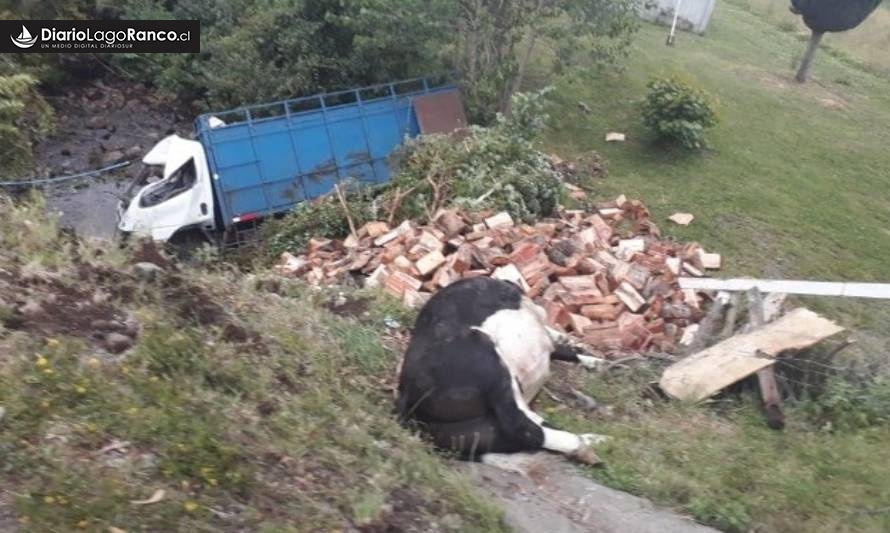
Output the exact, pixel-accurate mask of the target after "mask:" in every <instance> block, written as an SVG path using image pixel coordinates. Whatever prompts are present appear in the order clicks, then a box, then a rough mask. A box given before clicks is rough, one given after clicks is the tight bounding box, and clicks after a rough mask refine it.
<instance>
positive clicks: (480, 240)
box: [276, 196, 720, 352]
mask: <svg viewBox="0 0 890 533" xmlns="http://www.w3.org/2000/svg"><path fill="white" fill-rule="evenodd" d="M489 215H491V213H480V214H476V215H467V214H462V213H458V212H456V211H452V210H443V211H440V212H439V213H437V214H436V216H435V217H434V220H433V221H432V223H430V224H429V225H425V226H417V225H415V224H414V223H413V222H411V221H405V222H404V223H402V224H401V225H399V226H398V227H396V228H394V229H392V228H390V227H389V226H387V224H385V223H383V222H369V223H368V224H365V225H364V226H363V227H362V228H361V229H359V230H358V231H357V234H355V235H351V236H349V237H347V238H346V239H345V240H343V241H334V240H329V239H312V240H311V241H310V243H309V246H308V250H307V253H306V254H305V255H300V256H294V255H292V254H289V253H285V254H283V255H282V257H281V261H280V262H279V263H278V264H277V265H276V269H277V271H278V272H279V273H281V274H282V275H286V276H292V277H301V278H303V279H305V280H307V281H308V282H309V283H311V284H330V283H336V282H339V281H342V279H343V277H344V276H347V275H362V276H367V280H366V283H367V285H368V286H380V287H383V288H384V289H385V290H386V291H388V292H390V293H392V294H393V295H394V296H396V297H398V298H401V299H403V301H404V302H405V303H406V304H408V305H411V306H419V305H422V304H423V303H424V302H425V301H426V300H427V299H428V298H429V297H430V296H431V295H432V293H435V292H436V291H437V290H439V289H440V288H442V287H445V286H447V285H448V284H449V283H452V282H454V281H456V280H458V279H461V278H470V277H475V276H491V277H494V278H500V279H505V280H509V281H511V282H514V283H516V284H517V285H519V286H520V287H522V289H523V290H524V291H525V292H526V294H527V295H528V296H529V297H531V298H533V299H534V300H535V301H536V302H538V303H539V304H540V305H542V306H543V307H544V308H545V309H546V311H547V315H548V320H549V322H550V323H551V325H552V326H553V327H555V328H557V329H560V330H563V331H565V332H567V333H570V334H572V335H574V336H576V337H578V338H579V339H580V340H582V341H584V342H585V343H587V344H588V345H590V346H591V347H594V348H599V349H601V350H604V351H619V352H620V351H625V350H634V351H646V350H659V351H671V350H672V349H673V348H674V347H675V346H676V344H677V343H678V342H679V341H680V340H681V338H682V337H683V333H684V331H685V330H686V328H687V327H688V326H690V325H692V324H694V323H697V322H698V321H699V320H700V319H701V318H702V316H703V313H702V311H701V305H702V303H703V302H702V300H701V298H702V295H700V294H696V293H695V292H694V291H689V290H686V291H684V290H682V289H680V288H679V286H678V284H677V278H678V277H679V276H681V275H683V276H702V275H704V272H705V270H706V269H718V268H720V256H719V255H717V254H710V253H706V252H705V251H704V250H703V249H702V248H701V246H699V245H698V244H695V243H688V244H680V243H676V242H673V241H671V240H667V239H664V240H663V239H661V236H660V233H659V230H658V227H657V226H656V225H655V224H654V223H653V222H652V220H651V218H650V215H649V211H648V209H646V206H645V205H643V204H642V203H641V202H639V201H636V200H633V201H628V200H626V199H625V198H624V197H623V196H621V197H619V198H617V199H616V200H615V201H613V202H608V203H604V204H598V205H597V213H595V214H591V213H588V212H584V211H564V212H563V213H562V215H561V218H559V219H547V220H544V221H541V222H538V223H537V224H535V225H527V224H516V223H514V221H513V220H512V219H511V218H510V216H509V215H508V214H507V213H497V214H494V215H491V216H489Z"/></svg>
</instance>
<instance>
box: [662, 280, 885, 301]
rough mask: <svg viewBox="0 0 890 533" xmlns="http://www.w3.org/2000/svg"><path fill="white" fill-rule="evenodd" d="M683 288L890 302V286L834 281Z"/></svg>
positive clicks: (708, 283) (686, 284)
mask: <svg viewBox="0 0 890 533" xmlns="http://www.w3.org/2000/svg"><path fill="white" fill-rule="evenodd" d="M680 287H681V288H683V289H695V290H700V291H731V292H732V291H749V290H751V289H753V288H755V287H756V288H758V289H760V292H764V293H771V292H783V293H785V294H810V295H813V296H848V297H851V298H884V299H890V283H849V282H832V281H795V280H774V279H747V278H737V279H715V278H704V279H698V278H680Z"/></svg>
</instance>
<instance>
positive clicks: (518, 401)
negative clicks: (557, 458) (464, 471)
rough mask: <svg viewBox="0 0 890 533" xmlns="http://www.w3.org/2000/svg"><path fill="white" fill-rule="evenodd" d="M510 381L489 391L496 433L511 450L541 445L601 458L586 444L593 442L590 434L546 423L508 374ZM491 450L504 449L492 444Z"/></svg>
mask: <svg viewBox="0 0 890 533" xmlns="http://www.w3.org/2000/svg"><path fill="white" fill-rule="evenodd" d="M510 381H511V383H510V388H509V389H506V388H505V387H504V388H499V390H498V391H496V392H494V393H493V394H492V397H491V401H492V404H493V405H492V407H493V409H494V413H495V417H496V419H497V424H498V430H499V433H500V436H501V437H502V438H503V440H504V441H505V442H510V443H511V444H512V446H511V447H512V448H513V449H512V451H518V450H535V449H541V448H543V449H545V450H550V451H553V452H558V453H562V454H565V455H567V456H569V457H571V458H573V459H576V460H578V461H580V462H583V463H587V464H591V465H595V464H599V463H600V462H601V461H600V459H599V458H598V457H597V456H596V454H595V453H594V452H593V450H591V449H590V448H589V445H590V444H593V443H594V439H593V437H594V436H588V435H576V434H574V433H569V432H568V431H562V430H559V429H553V428H550V427H547V426H546V425H545V423H544V420H543V418H541V416H540V415H538V414H537V413H535V412H534V411H532V410H531V409H530V408H529V406H528V404H527V403H526V401H525V399H524V398H523V397H522V392H521V391H520V389H519V385H518V383H517V382H516V380H515V379H512V376H511V380H510ZM491 451H492V452H507V451H508V450H500V449H497V448H495V449H492V450H491Z"/></svg>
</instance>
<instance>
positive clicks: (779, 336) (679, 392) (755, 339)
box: [659, 308, 844, 401]
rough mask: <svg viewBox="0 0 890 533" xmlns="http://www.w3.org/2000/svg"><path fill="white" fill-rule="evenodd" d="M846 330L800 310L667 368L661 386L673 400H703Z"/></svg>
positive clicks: (808, 311) (809, 312) (804, 310)
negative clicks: (791, 352)
mask: <svg viewBox="0 0 890 533" xmlns="http://www.w3.org/2000/svg"><path fill="white" fill-rule="evenodd" d="M843 329H844V328H842V327H840V326H838V325H837V324H835V323H834V322H832V321H830V320H827V319H825V318H822V317H821V316H819V315H817V314H816V313H814V312H812V311H810V310H808V309H804V308H798V309H795V310H794V311H791V312H790V313H788V314H787V315H785V316H783V317H782V318H780V319H779V320H776V321H775V322H772V323H770V324H767V325H765V326H763V327H762V328H760V329H757V330H754V331H752V332H750V333H745V334H740V335H736V336H735V337H731V338H729V339H727V340H725V341H723V342H720V343H718V344H716V345H714V346H711V347H710V348H707V349H705V350H703V351H701V352H698V353H696V354H694V355H691V356H689V357H687V358H685V359H682V360H680V361H678V362H676V363H674V364H673V365H671V366H669V367H668V368H667V369H665V371H664V374H662V376H661V380H660V382H659V383H660V385H661V388H662V390H664V391H665V392H666V393H667V394H668V395H669V396H671V397H673V398H678V399H685V400H693V401H699V400H703V399H705V398H708V397H709V396H711V395H713V394H715V393H716V392H718V391H719V390H721V389H723V388H724V387H727V386H729V385H732V384H733V383H735V382H736V381H738V380H740V379H742V378H745V377H747V376H750V375H751V374H753V373H755V372H757V371H758V370H760V369H761V368H766V367H767V366H769V365H771V364H773V359H772V358H774V357H776V356H778V355H779V354H780V353H782V352H784V351H786V350H802V349H804V348H808V347H810V346H812V345H814V344H816V343H818V342H820V341H822V340H824V339H827V338H828V337H830V336H832V335H835V334H837V333H840V332H841V331H843ZM761 352H762V354H764V355H761V354H760V353H761Z"/></svg>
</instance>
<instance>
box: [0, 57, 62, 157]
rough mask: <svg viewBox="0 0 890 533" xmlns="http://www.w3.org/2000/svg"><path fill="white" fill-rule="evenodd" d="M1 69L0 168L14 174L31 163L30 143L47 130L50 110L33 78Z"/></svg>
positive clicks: (50, 117)
mask: <svg viewBox="0 0 890 533" xmlns="http://www.w3.org/2000/svg"><path fill="white" fill-rule="evenodd" d="M3 63H6V62H5V61H3ZM2 66H3V65H2V64H0V67H2ZM4 70H6V69H4V68H0V168H2V169H4V171H12V172H17V171H20V170H22V169H24V168H25V167H26V166H27V164H28V163H30V160H31V146H32V144H33V142H34V141H35V140H38V139H39V138H40V137H42V136H44V135H45V134H47V133H48V132H49V131H50V129H51V127H52V109H51V108H50V107H49V105H48V104H47V103H46V101H45V100H43V98H42V97H41V96H40V95H39V94H38V93H37V91H36V90H35V86H36V85H37V79H36V78H35V77H34V76H31V75H30V74H22V73H15V74H4V73H3V71H4Z"/></svg>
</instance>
